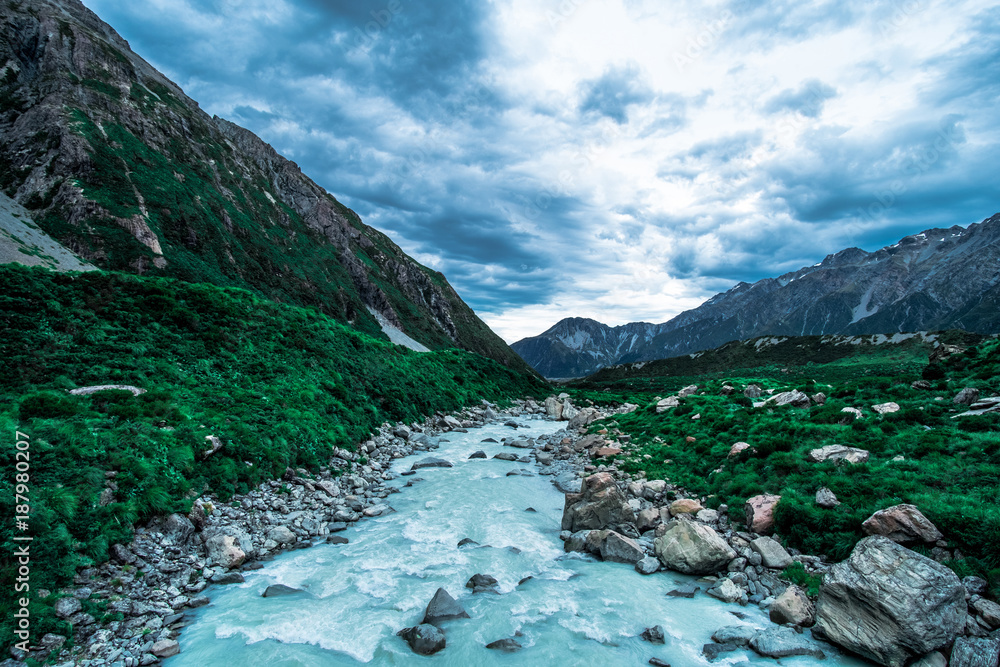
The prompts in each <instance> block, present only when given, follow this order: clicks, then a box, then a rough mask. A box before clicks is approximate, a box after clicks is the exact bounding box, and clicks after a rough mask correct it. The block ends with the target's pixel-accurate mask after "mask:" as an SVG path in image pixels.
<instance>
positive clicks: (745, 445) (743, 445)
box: [728, 442, 750, 458]
mask: <svg viewBox="0 0 1000 667" xmlns="http://www.w3.org/2000/svg"><path fill="white" fill-rule="evenodd" d="M747 449H750V443H749V442H737V443H735V444H734V445H733V446H732V447H730V448H729V456H728V458H732V457H734V456H736V455H737V454H739V453H740V452H742V451H744V450H747Z"/></svg>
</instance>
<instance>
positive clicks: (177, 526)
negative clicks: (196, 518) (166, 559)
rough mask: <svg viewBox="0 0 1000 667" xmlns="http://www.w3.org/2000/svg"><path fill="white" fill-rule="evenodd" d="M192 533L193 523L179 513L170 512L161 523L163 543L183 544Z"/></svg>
mask: <svg viewBox="0 0 1000 667" xmlns="http://www.w3.org/2000/svg"><path fill="white" fill-rule="evenodd" d="M193 534H194V524H193V523H191V519H189V518H187V517H186V516H183V515H181V514H171V515H170V516H168V517H167V519H166V521H164V523H163V544H164V546H166V545H171V544H176V545H178V546H183V545H185V544H187V542H188V540H189V539H191V535H193Z"/></svg>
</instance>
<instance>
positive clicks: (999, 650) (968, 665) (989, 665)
mask: <svg viewBox="0 0 1000 667" xmlns="http://www.w3.org/2000/svg"><path fill="white" fill-rule="evenodd" d="M998 661H1000V637H993V638H986V637H959V638H958V639H956V640H955V646H954V647H952V649H951V660H950V661H949V663H948V664H949V665H950V666H951V667H996V665H997V662H998Z"/></svg>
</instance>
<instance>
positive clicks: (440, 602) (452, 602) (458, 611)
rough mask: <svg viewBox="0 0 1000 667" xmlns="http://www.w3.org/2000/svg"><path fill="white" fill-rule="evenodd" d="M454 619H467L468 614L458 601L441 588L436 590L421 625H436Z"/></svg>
mask: <svg viewBox="0 0 1000 667" xmlns="http://www.w3.org/2000/svg"><path fill="white" fill-rule="evenodd" d="M454 618H469V613H468V612H467V611H465V608H464V607H463V606H462V605H461V604H460V603H459V602H458V600H456V599H455V598H453V597H451V595H449V594H448V591H446V590H445V589H443V588H439V589H437V592H436V593H434V597H433V598H431V601H430V602H428V603H427V609H426V610H425V611H424V620H423V621H422V623H430V624H431V625H437V624H439V623H441V622H443V621H449V620H451V619H454Z"/></svg>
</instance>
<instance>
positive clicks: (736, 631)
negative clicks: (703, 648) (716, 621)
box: [712, 625, 760, 646]
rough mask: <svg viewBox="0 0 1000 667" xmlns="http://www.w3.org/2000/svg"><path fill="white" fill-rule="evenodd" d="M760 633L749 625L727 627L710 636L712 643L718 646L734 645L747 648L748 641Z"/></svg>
mask: <svg viewBox="0 0 1000 667" xmlns="http://www.w3.org/2000/svg"><path fill="white" fill-rule="evenodd" d="M758 632H760V630H758V629H757V628H755V627H753V626H750V625H727V626H724V627H721V628H719V629H718V630H716V631H715V633H714V634H713V635H712V641H714V642H719V643H720V644H735V645H736V646H749V645H750V640H751V639H753V638H754V636H755V635H756V634H757V633H758Z"/></svg>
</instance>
